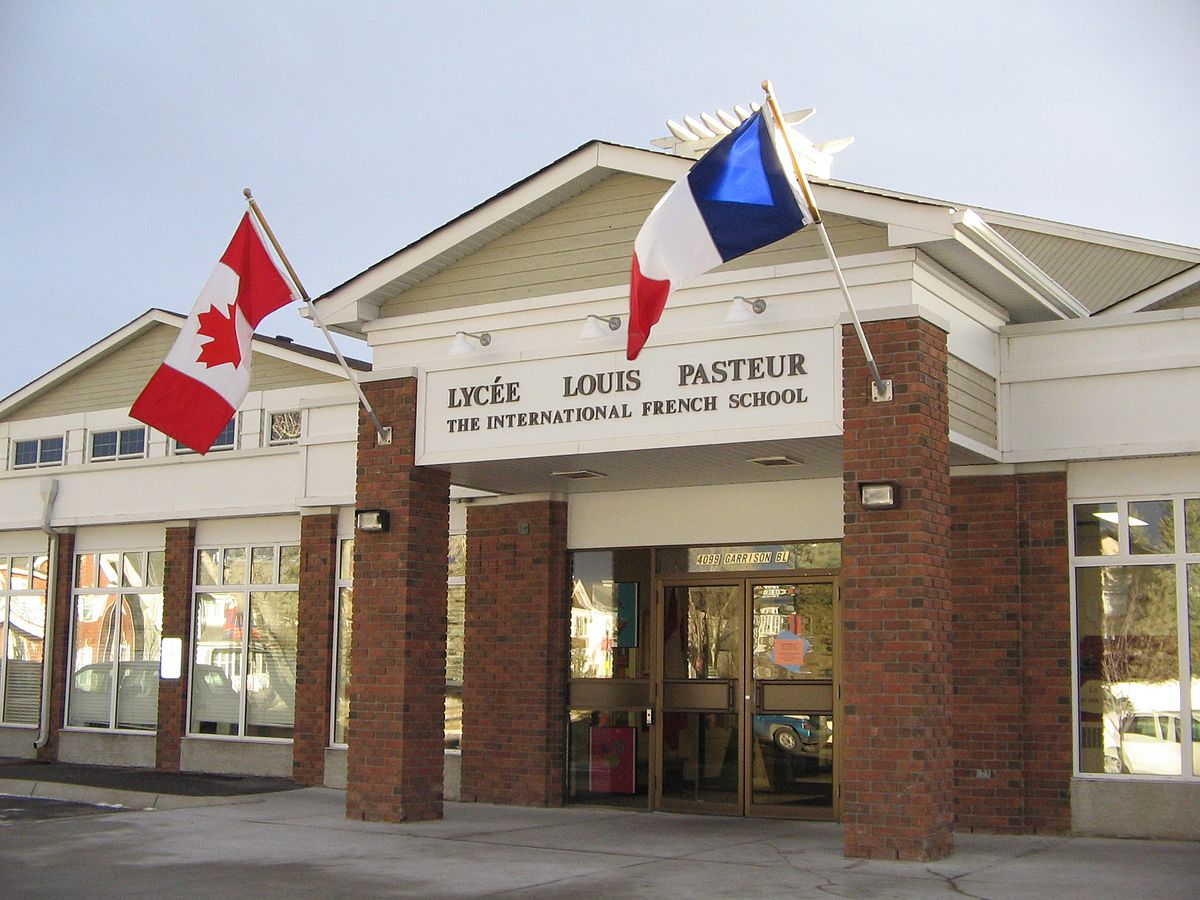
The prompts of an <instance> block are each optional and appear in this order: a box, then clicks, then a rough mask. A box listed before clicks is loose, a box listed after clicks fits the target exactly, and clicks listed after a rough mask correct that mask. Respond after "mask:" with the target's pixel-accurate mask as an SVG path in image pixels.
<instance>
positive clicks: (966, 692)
mask: <svg viewBox="0 0 1200 900" xmlns="http://www.w3.org/2000/svg"><path fill="white" fill-rule="evenodd" d="M953 515H954V526H953V571H954V579H953V585H954V752H955V812H956V822H957V825H958V827H959V828H962V829H969V830H981V831H997V832H1007V833H1029V832H1056V833H1059V832H1065V831H1068V830H1069V829H1070V823H1071V801H1070V783H1071V770H1072V758H1071V736H1072V728H1073V726H1072V720H1071V620H1070V609H1071V601H1070V596H1069V582H1068V577H1067V576H1068V572H1067V569H1068V564H1069V560H1068V547H1067V519H1066V516H1067V497H1066V476H1065V475H1064V474H1062V473H1047V474H1036V475H1014V476H994V477H993V476H988V477H980V478H961V479H957V480H956V481H955V482H954V513H953Z"/></svg>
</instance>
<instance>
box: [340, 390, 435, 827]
mask: <svg viewBox="0 0 1200 900" xmlns="http://www.w3.org/2000/svg"><path fill="white" fill-rule="evenodd" d="M364 389H365V391H366V393H367V396H368V398H369V399H370V401H371V405H372V406H373V407H374V408H375V410H376V414H377V415H378V416H379V418H380V419H381V421H383V422H384V423H385V424H387V425H388V426H390V427H391V428H392V432H393V439H392V443H391V444H389V445H386V446H380V445H379V444H378V442H377V440H376V437H375V429H374V427H373V426H372V424H371V421H370V419H369V417H367V416H366V415H365V413H360V415H359V432H358V487H357V501H356V503H357V507H358V508H359V509H383V510H386V511H387V512H388V513H389V515H390V518H391V527H390V530H389V531H387V532H382V533H371V534H368V533H363V532H360V533H358V534H357V535H356V536H355V553H354V622H353V625H352V628H353V631H352V634H351V645H352V647H353V650H352V652H351V654H350V722H349V729H348V735H347V742H348V744H349V750H348V752H347V757H346V815H347V817H349V818H353V819H367V820H371V821H386V822H399V821H405V820H417V819H436V818H440V817H441V815H442V767H443V752H442V737H443V732H444V719H445V691H446V553H447V547H448V542H449V531H450V523H449V502H450V477H449V475H448V474H447V473H446V472H444V471H441V470H439V469H422V468H416V467H415V466H414V465H413V442H414V439H415V435H416V409H417V383H416V379H414V378H400V379H394V380H390V381H379V382H370V383H367V384H366V385H364Z"/></svg>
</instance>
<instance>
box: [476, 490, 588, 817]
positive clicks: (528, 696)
mask: <svg viewBox="0 0 1200 900" xmlns="http://www.w3.org/2000/svg"><path fill="white" fill-rule="evenodd" d="M567 582H568V573H567V505H566V504H565V503H562V502H559V501H552V500H539V501H535V502H524V503H512V504H503V505H495V506H491V505H478V506H472V507H469V508H468V510H467V619H466V645H465V653H464V673H463V741H462V750H463V755H462V793H461V796H462V799H463V800H474V801H480V802H485V803H506V804H513V805H517V806H561V805H562V804H563V795H564V783H565V765H566V763H565V755H566V748H565V741H566V724H567V699H566V689H567V663H568V658H567V653H568V639H569V632H570V600H569V589H568V583H567Z"/></svg>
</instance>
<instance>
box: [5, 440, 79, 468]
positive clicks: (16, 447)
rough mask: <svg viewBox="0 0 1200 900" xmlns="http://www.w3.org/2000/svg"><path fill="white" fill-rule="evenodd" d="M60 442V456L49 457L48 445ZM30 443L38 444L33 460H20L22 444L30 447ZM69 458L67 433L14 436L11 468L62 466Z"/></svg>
mask: <svg viewBox="0 0 1200 900" xmlns="http://www.w3.org/2000/svg"><path fill="white" fill-rule="evenodd" d="M55 442H57V443H58V458H57V459H47V458H46V448H47V446H48V445H52V444H54V443H55ZM30 444H33V445H35V446H36V448H37V449H36V453H35V457H34V460H33V462H20V461H19V459H20V453H21V448H22V446H25V447H28V446H29V445H30ZM66 459H67V436H66V435H65V434H57V435H48V436H46V437H36V438H13V442H12V456H11V460H12V463H11V468H13V469H44V468H48V467H50V466H61V465H64V464H65V463H66Z"/></svg>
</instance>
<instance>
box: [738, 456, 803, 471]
mask: <svg viewBox="0 0 1200 900" xmlns="http://www.w3.org/2000/svg"><path fill="white" fill-rule="evenodd" d="M746 462H752V463H754V464H755V465H756V466H763V467H765V468H768V469H773V468H776V467H777V466H802V465H804V463H803V462H801V461H800V460H798V459H793V458H792V457H790V456H756V457H754V459H748V460H746Z"/></svg>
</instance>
